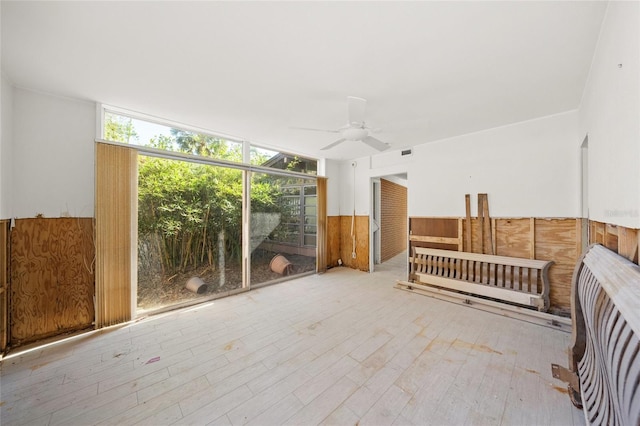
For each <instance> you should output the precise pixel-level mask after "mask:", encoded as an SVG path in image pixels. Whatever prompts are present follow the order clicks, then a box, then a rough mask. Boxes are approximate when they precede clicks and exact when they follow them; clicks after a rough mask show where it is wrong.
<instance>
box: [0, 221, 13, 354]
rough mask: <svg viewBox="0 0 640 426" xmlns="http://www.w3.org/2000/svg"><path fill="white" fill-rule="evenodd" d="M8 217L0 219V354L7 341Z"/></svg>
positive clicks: (9, 223) (5, 347)
mask: <svg viewBox="0 0 640 426" xmlns="http://www.w3.org/2000/svg"><path fill="white" fill-rule="evenodd" d="M10 225H11V221H10V220H8V219H3V220H0V355H1V354H4V352H5V350H6V349H7V344H8V343H9V305H8V297H7V296H8V294H9V253H10V251H9V226H10Z"/></svg>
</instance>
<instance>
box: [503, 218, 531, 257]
mask: <svg viewBox="0 0 640 426" xmlns="http://www.w3.org/2000/svg"><path fill="white" fill-rule="evenodd" d="M531 223H532V221H531V220H529V218H518V219H496V254H497V255H499V256H511V257H522V258H525V259H534V258H535V256H534V257H531V251H532V246H535V241H532V238H531Z"/></svg>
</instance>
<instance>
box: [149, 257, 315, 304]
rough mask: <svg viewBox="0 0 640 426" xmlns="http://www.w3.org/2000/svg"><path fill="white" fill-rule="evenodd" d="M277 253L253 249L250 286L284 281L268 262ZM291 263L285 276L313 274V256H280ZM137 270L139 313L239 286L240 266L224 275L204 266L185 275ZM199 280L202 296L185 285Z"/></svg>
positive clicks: (230, 266) (232, 264) (231, 264)
mask: <svg viewBox="0 0 640 426" xmlns="http://www.w3.org/2000/svg"><path fill="white" fill-rule="evenodd" d="M276 255H278V253H273V252H265V251H261V250H256V252H254V253H253V255H252V257H251V284H253V285H256V284H261V283H265V282H269V281H273V280H276V279H281V278H283V276H284V275H281V274H279V273H276V272H274V271H272V270H271V268H270V267H269V263H270V262H271V259H273V257H274V256H276ZM283 256H285V257H286V259H287V260H288V261H289V262H291V264H292V267H291V273H290V274H287V275H286V276H287V277H294V276H295V275H297V274H302V273H305V272H311V271H314V270H315V268H316V259H315V257H308V256H301V255H295V254H285V255H283ZM141 269H142V268H139V270H138V305H137V309H138V311H143V312H144V311H152V310H156V309H160V308H164V307H167V306H171V305H176V304H179V303H184V302H188V301H193V300H197V299H202V300H206V299H208V298H210V297H211V296H213V295H215V294H218V293H225V292H228V291H231V290H235V289H239V288H241V287H242V265H241V264H240V263H239V262H228V263H227V264H226V265H225V269H224V276H222V274H220V270H219V269H217V268H215V267H211V266H203V267H200V268H194V269H191V270H189V271H185V272H178V273H173V274H170V275H169V274H167V275H163V274H162V272H160V271H149V270H141ZM193 277H198V278H200V279H201V280H202V281H203V282H204V284H205V285H206V289H205V290H204V291H202V292H201V293H199V294H198V293H194V292H192V291H190V290H188V289H187V288H186V287H185V286H186V283H187V281H188V280H189V279H190V278H193Z"/></svg>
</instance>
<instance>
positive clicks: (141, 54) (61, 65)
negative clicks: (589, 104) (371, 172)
mask: <svg viewBox="0 0 640 426" xmlns="http://www.w3.org/2000/svg"><path fill="white" fill-rule="evenodd" d="M605 9H606V3H605V2H583V1H573V2H559V1H543V2H521V1H511V2H484V1H474V2H452V1H451V2H450V1H447V2H202V1H201V2H162V1H154V2H53V1H46V2H26V1H19V2H8V1H2V3H1V13H2V70H3V74H4V75H5V76H8V78H9V80H10V81H11V82H13V83H14V84H15V85H16V86H19V87H26V88H32V89H36V90H41V91H45V92H50V93H54V94H59V95H65V96H70V97H75V98H81V99H87V100H91V101H97V102H103V103H106V104H110V105H113V106H117V107H122V108H128V109H131V110H134V111H139V112H144V113H147V114H150V115H154V116H157V117H161V118H166V119H170V120H173V121H178V122H182V123H186V124H188V125H192V126H198V127H202V128H206V129H210V130H213V131H217V132H221V133H223V134H227V135H233V136H237V137H240V138H243V139H248V140H251V141H253V142H255V143H258V144H263V145H265V146H271V147H276V148H280V149H283V150H285V151H286V150H288V151H293V152H297V153H301V154H306V155H310V156H314V157H328V158H336V159H347V158H357V157H361V156H366V155H370V154H374V153H375V152H376V151H374V150H373V149H372V148H369V147H367V146H366V145H364V144H362V143H361V142H346V143H344V144H342V145H339V146H338V147H336V148H334V149H332V150H330V151H320V150H319V148H320V147H322V146H325V145H327V144H329V143H331V142H333V141H334V140H335V139H337V136H338V135H335V134H330V133H326V134H325V133H319V132H305V131H301V130H294V129H291V127H292V126H302V127H315V128H327V129H337V128H339V127H341V126H342V125H344V124H346V97H347V96H348V95H352V96H359V97H363V98H366V99H367V100H368V110H367V124H369V125H371V127H378V128H381V131H380V132H379V133H377V134H376V135H375V136H376V137H377V138H379V139H381V140H383V141H385V142H388V143H390V144H391V145H392V148H391V149H399V148H402V147H408V146H413V145H418V144H421V143H425V142H429V141H434V140H439V139H443V138H448V137H452V136H456V135H460V134H465V133H470V132H474V131H479V130H483V129H487V128H492V127H497V126H501V125H505V124H509V123H514V122H518V121H523V120H528V119H531V118H535V117H540V116H545V115H550V114H555V113H559V112H563V111H567V110H572V109H575V108H577V107H578V106H579V103H580V98H581V95H582V91H583V88H584V85H585V82H586V79H587V75H588V72H589V67H590V64H591V58H592V56H593V53H594V49H595V44H596V41H597V38H598V34H599V29H600V24H601V21H602V18H603V16H604V13H605Z"/></svg>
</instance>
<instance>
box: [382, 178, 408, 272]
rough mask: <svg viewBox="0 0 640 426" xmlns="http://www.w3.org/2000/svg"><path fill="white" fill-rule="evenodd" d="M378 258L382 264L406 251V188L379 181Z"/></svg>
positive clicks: (386, 181) (383, 180)
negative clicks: (379, 229)
mask: <svg viewBox="0 0 640 426" xmlns="http://www.w3.org/2000/svg"><path fill="white" fill-rule="evenodd" d="M380 195H381V198H382V203H381V209H380V210H381V211H380V213H381V215H380V216H381V218H380V219H381V224H380V228H381V233H380V243H381V246H382V247H381V252H380V257H381V260H382V261H383V262H384V261H386V260H389V259H391V258H392V257H394V256H395V255H397V254H400V253H402V252H403V251H404V250H406V249H407V241H408V239H409V236H408V231H407V188H406V187H404V186H402V185H398V184H396V183H393V182H390V181H388V180H385V179H380Z"/></svg>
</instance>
